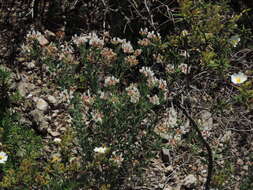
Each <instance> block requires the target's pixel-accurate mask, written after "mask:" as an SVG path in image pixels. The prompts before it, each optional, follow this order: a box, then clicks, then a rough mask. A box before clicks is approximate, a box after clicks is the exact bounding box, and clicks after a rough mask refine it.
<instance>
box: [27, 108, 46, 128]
mask: <svg viewBox="0 0 253 190" xmlns="http://www.w3.org/2000/svg"><path fill="white" fill-rule="evenodd" d="M30 115H31V116H32V118H33V122H34V123H35V124H36V125H37V127H38V130H39V131H40V132H42V133H45V132H46V131H47V129H48V128H49V124H48V122H47V120H46V117H45V116H44V114H43V112H42V111H40V110H37V109H36V110H33V111H31V112H30Z"/></svg>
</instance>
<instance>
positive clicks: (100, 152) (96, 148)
mask: <svg viewBox="0 0 253 190" xmlns="http://www.w3.org/2000/svg"><path fill="white" fill-rule="evenodd" d="M106 150H107V148H106V147H95V148H94V152H96V153H99V154H105V153H106Z"/></svg>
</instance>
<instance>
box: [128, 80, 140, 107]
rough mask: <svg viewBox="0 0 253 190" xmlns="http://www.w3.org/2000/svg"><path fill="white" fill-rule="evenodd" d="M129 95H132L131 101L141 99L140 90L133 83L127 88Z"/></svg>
mask: <svg viewBox="0 0 253 190" xmlns="http://www.w3.org/2000/svg"><path fill="white" fill-rule="evenodd" d="M126 91H127V95H128V96H130V102H132V103H137V102H138V101H139V99H140V92H139V90H138V88H137V87H136V85H135V84H133V83H132V84H131V85H130V86H129V87H127V88H126Z"/></svg>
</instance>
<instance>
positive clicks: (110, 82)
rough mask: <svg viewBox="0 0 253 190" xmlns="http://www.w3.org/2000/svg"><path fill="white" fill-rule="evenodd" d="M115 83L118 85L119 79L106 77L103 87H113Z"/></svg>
mask: <svg viewBox="0 0 253 190" xmlns="http://www.w3.org/2000/svg"><path fill="white" fill-rule="evenodd" d="M117 83H119V79H117V78H115V77H114V76H108V77H106V78H105V86H114V85H115V84H117Z"/></svg>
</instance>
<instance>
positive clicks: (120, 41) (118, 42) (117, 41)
mask: <svg viewBox="0 0 253 190" xmlns="http://www.w3.org/2000/svg"><path fill="white" fill-rule="evenodd" d="M111 43H112V44H114V45H117V44H123V43H126V39H121V38H118V37H117V38H116V37H113V39H112V40H111Z"/></svg>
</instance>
